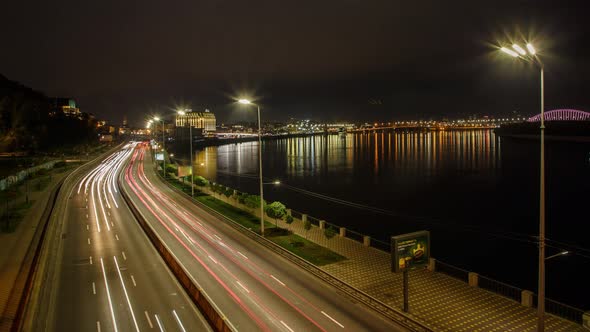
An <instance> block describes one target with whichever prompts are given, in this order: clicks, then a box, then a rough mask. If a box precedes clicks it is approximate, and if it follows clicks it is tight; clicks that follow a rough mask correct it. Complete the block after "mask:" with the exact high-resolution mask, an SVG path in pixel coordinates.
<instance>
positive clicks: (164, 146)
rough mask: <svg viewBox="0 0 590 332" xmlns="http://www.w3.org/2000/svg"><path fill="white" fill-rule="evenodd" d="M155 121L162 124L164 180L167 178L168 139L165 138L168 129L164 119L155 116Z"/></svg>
mask: <svg viewBox="0 0 590 332" xmlns="http://www.w3.org/2000/svg"><path fill="white" fill-rule="evenodd" d="M154 121H160V122H162V165H163V166H162V171H163V172H164V179H165V178H166V155H165V153H166V143H165V141H166V138H165V137H164V135H165V133H166V128H164V119H160V118H159V117H157V116H154Z"/></svg>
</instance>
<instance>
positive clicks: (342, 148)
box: [194, 130, 501, 179]
mask: <svg viewBox="0 0 590 332" xmlns="http://www.w3.org/2000/svg"><path fill="white" fill-rule="evenodd" d="M257 149H258V142H248V143H240V144H228V145H224V146H220V147H207V148H205V149H203V150H202V151H197V152H196V153H195V160H194V163H195V170H196V171H195V173H196V174H200V175H203V176H205V177H207V178H211V179H215V178H216V177H217V171H218V170H219V171H220V172H224V173H225V172H229V173H237V174H256V172H257V169H258V150H257ZM263 158H264V161H263V162H264V164H265V165H264V166H265V174H266V173H267V171H268V173H269V174H270V175H282V176H283V177H288V178H302V177H310V176H316V175H320V176H321V175H327V174H328V173H330V172H332V171H336V172H338V173H351V174H352V173H354V170H356V169H363V170H365V171H369V172H370V173H371V174H372V175H374V176H375V177H377V178H378V177H379V175H380V174H382V173H385V174H388V173H390V172H391V171H392V170H395V173H396V175H404V174H406V173H411V174H416V172H417V171H419V172H420V173H421V174H422V175H423V176H431V175H437V174H438V173H439V172H441V171H445V169H455V170H459V171H467V172H469V171H473V170H477V171H478V172H482V171H484V172H485V171H488V172H494V171H495V170H496V169H498V168H499V167H500V166H501V165H500V163H501V158H500V140H499V139H498V138H496V136H495V134H494V133H493V131H491V130H474V131H429V132H399V131H395V132H391V131H389V132H378V133H357V134H348V135H346V136H344V137H341V136H338V135H329V136H309V137H298V138H285V139H278V140H272V141H267V142H265V143H264V144H263ZM367 166H370V167H367Z"/></svg>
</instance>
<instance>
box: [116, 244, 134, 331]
mask: <svg viewBox="0 0 590 332" xmlns="http://www.w3.org/2000/svg"><path fill="white" fill-rule="evenodd" d="M113 259H114V260H115V265H116V266H117V272H118V273H119V279H120V280H121V286H123V292H124V293H125V298H126V299H127V304H128V305H129V311H131V317H132V318H133V323H134V324H135V330H136V331H137V332H139V326H138V325H137V320H136V319H135V313H134V312H133V307H132V306H131V301H130V300H129V294H127V287H125V282H124V281H123V275H121V269H120V268H119V263H118V262H117V257H116V256H113Z"/></svg>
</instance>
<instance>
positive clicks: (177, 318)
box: [172, 310, 186, 332]
mask: <svg viewBox="0 0 590 332" xmlns="http://www.w3.org/2000/svg"><path fill="white" fill-rule="evenodd" d="M172 313H173V314H174V317H176V321H177V322H178V325H180V328H181V329H182V331H183V332H186V329H185V328H184V326H183V325H182V322H181V321H180V317H178V314H177V313H176V310H172Z"/></svg>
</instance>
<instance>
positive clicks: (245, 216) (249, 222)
mask: <svg viewBox="0 0 590 332" xmlns="http://www.w3.org/2000/svg"><path fill="white" fill-rule="evenodd" d="M167 179H168V181H169V182H170V183H171V184H172V185H173V186H175V187H176V188H178V189H180V190H182V191H183V192H184V193H186V194H188V195H190V193H191V189H190V185H188V184H183V183H181V182H178V181H176V179H172V178H170V177H169V178H167ZM195 199H196V200H197V201H199V202H200V203H202V204H204V205H206V206H208V207H209V208H211V209H213V210H215V211H217V212H219V213H221V214H223V215H224V216H226V217H227V218H229V219H231V220H233V221H234V222H237V223H238V224H240V225H242V226H244V227H246V228H248V229H250V230H253V231H255V232H257V233H258V234H260V219H259V218H258V217H256V216H254V215H252V214H251V213H248V212H247V211H244V210H241V209H238V208H236V207H234V206H232V205H229V204H227V203H225V202H223V201H221V200H219V199H217V198H215V197H212V196H210V195H207V194H205V193H203V192H201V191H199V190H197V189H196V188H195ZM268 219H269V218H265V222H264V226H265V235H266V238H267V239H268V240H270V241H272V242H274V243H275V244H277V245H279V246H281V247H283V248H284V249H286V250H288V251H290V252H292V253H293V254H295V255H297V256H299V257H301V258H303V259H305V260H307V261H308V262H310V263H312V264H314V265H316V266H322V265H327V264H331V263H336V262H339V261H342V260H345V259H346V257H344V256H341V255H339V254H337V253H335V252H333V251H331V250H330V249H328V248H325V247H322V246H320V245H317V244H315V243H313V242H311V241H309V240H307V239H305V238H302V237H301V236H299V235H297V234H293V233H292V232H291V231H289V230H287V229H284V228H277V227H275V225H274V224H272V223H269V222H267V221H266V220H268Z"/></svg>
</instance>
